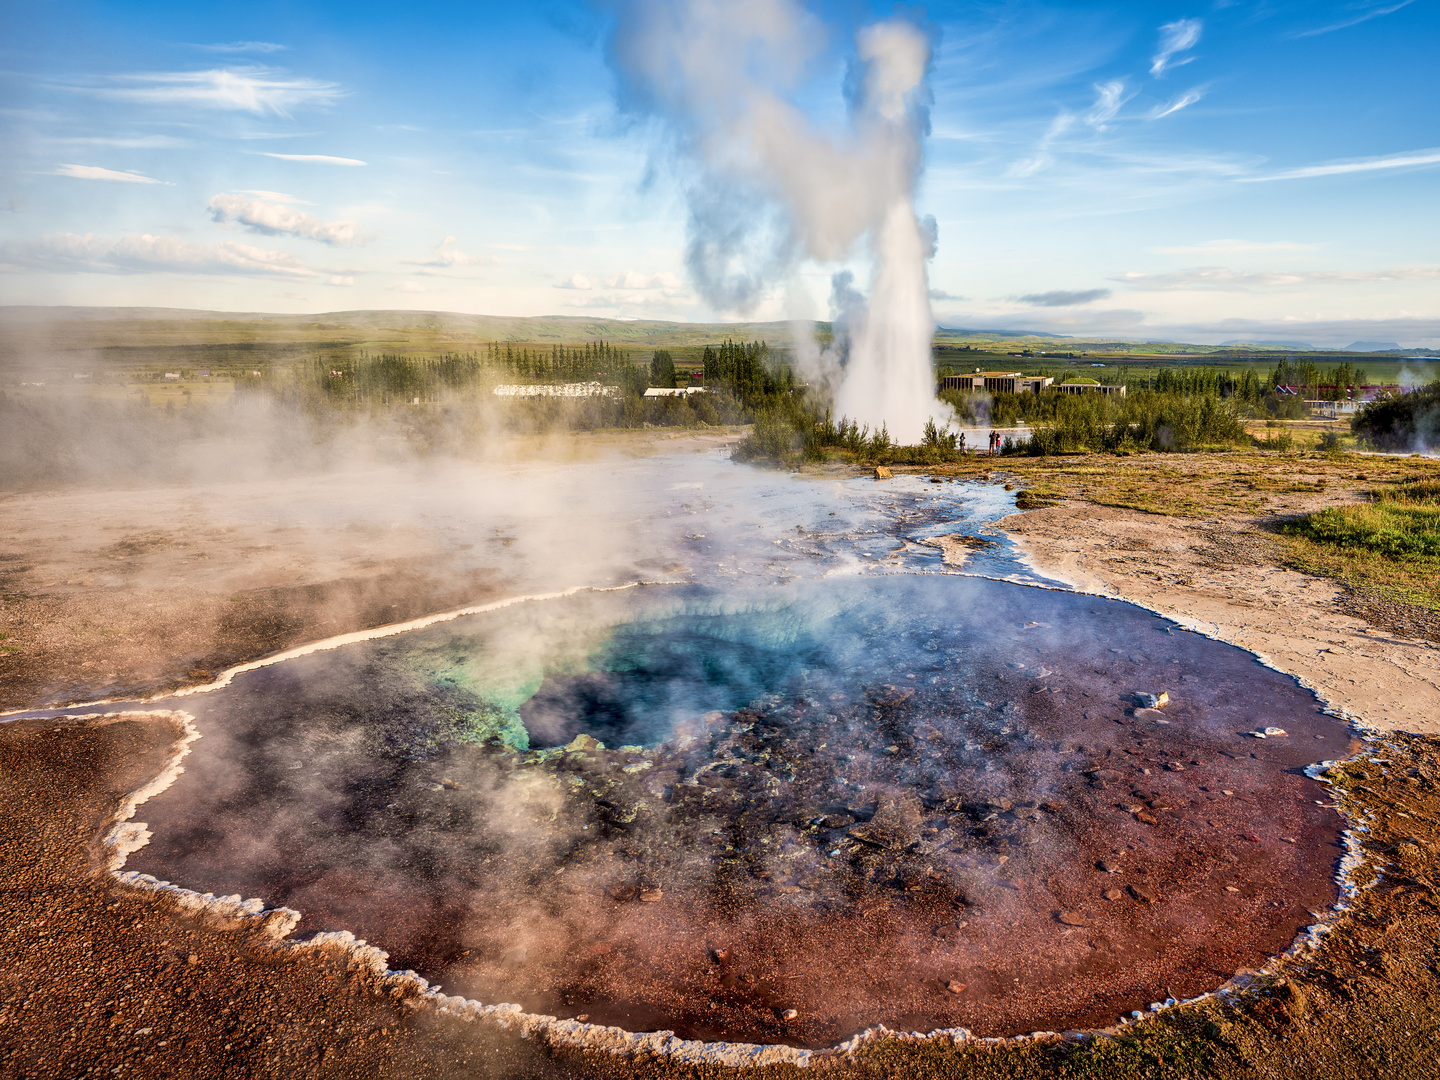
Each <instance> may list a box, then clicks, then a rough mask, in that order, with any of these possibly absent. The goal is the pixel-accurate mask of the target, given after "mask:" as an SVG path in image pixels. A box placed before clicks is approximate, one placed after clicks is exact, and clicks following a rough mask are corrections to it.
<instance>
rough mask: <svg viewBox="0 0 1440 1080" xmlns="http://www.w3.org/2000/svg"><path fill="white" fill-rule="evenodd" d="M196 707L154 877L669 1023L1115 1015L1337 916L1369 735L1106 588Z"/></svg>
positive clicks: (502, 989)
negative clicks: (1347, 774)
mask: <svg viewBox="0 0 1440 1080" xmlns="http://www.w3.org/2000/svg"><path fill="white" fill-rule="evenodd" d="M1162 693H1164V694H1168V701H1162V702H1161V707H1158V708H1156V707H1148V706H1153V705H1154V704H1156V699H1158V698H1160V697H1161V695H1162ZM1145 695H1152V696H1151V697H1146V696H1145ZM186 708H187V709H191V710H192V711H193V712H194V713H195V716H196V719H197V724H198V725H199V727H200V729H201V730H202V732H203V737H202V738H201V739H200V740H199V741H198V742H196V744H195V746H194V749H193V752H192V754H191V757H190V758H189V760H188V761H187V762H186V772H185V773H184V775H183V776H182V777H181V778H180V780H179V781H178V782H177V783H176V784H175V785H174V787H172V788H171V789H170V790H169V791H168V792H166V793H165V794H164V795H163V796H162V797H159V798H156V799H154V800H153V801H152V802H151V803H149V804H147V806H146V810H145V816H146V819H147V821H148V823H149V825H150V828H151V829H152V830H153V833H154V840H153V841H152V842H151V843H150V845H149V846H148V847H146V848H144V849H142V850H141V851H140V852H138V853H137V854H136V855H134V856H133V857H132V858H131V859H130V862H129V864H128V869H132V870H139V871H143V872H146V873H150V874H153V875H155V876H156V877H160V878H163V879H167V880H172V881H175V882H177V883H181V884H184V885H186V886H188V887H191V888H202V889H205V890H210V891H214V892H217V893H228V892H237V893H241V894H243V895H245V896H259V897H263V898H265V900H266V902H267V903H269V904H273V905H279V904H286V905H289V906H291V907H294V908H296V909H298V910H300V911H301V912H303V913H304V920H303V922H302V924H301V927H302V930H303V931H304V932H310V933H313V932H319V931H322V930H336V929H345V930H351V931H353V932H354V933H355V934H356V935H357V936H359V937H362V938H365V939H367V940H368V941H369V942H371V943H372V944H374V945H377V946H379V947H380V948H382V949H384V950H386V951H387V952H388V953H389V954H390V964H391V966H392V967H397V968H413V969H414V970H416V971H418V972H419V973H421V974H422V975H425V976H427V977H428V978H430V979H431V980H432V982H437V983H439V984H440V985H442V986H443V987H444V989H445V991H446V992H447V993H450V994H460V995H464V996H466V997H470V998H475V999H478V1000H480V1001H484V1002H487V1003H497V1002H502V1001H503V1002H512V1003H516V1004H519V1005H521V1006H523V1007H524V1008H525V1009H526V1010H527V1011H531V1012H539V1013H549V1014H553V1015H556V1016H559V1017H584V1018H587V1019H588V1020H589V1022H591V1023H601V1024H614V1025H618V1026H621V1027H624V1028H627V1029H629V1030H652V1029H661V1028H663V1029H670V1030H674V1031H675V1032H676V1033H677V1034H679V1035H680V1036H682V1037H685V1038H696V1039H707V1040H710V1039H724V1040H732V1041H748V1042H765V1043H787V1044H791V1045H795V1046H804V1047H821V1046H829V1045H833V1044H834V1043H836V1042H838V1041H840V1040H843V1039H845V1038H847V1037H849V1036H850V1035H852V1034H854V1033H855V1032H857V1031H860V1030H863V1029H865V1028H867V1027H873V1026H875V1025H878V1024H884V1025H886V1026H888V1027H890V1028H892V1029H901V1030H906V1031H927V1030H933V1029H937V1028H953V1027H965V1028H969V1029H970V1030H971V1031H973V1032H974V1033H976V1034H979V1035H1004V1034H1015V1033H1020V1032H1027V1031H1033V1030H1063V1029H1071V1028H1079V1027H1089V1026H1103V1025H1109V1024H1112V1023H1114V1022H1115V1020H1116V1018H1117V1017H1119V1016H1121V1015H1123V1014H1125V1013H1128V1012H1129V1011H1130V1010H1132V1009H1136V1008H1143V1007H1145V1006H1146V1005H1147V1004H1148V1003H1149V1002H1151V1001H1155V1000H1163V999H1164V998H1166V997H1167V996H1170V995H1174V996H1176V997H1182V998H1183V997H1188V996H1192V995H1195V994H1199V993H1202V992H1204V991H1207V990H1210V989H1213V988H1215V987H1216V986H1219V985H1220V984H1222V983H1223V982H1225V981H1226V980H1227V979H1228V978H1229V977H1231V976H1232V975H1233V974H1234V973H1235V972H1236V971H1237V970H1239V969H1244V968H1253V967H1258V966H1259V965H1261V964H1262V963H1263V962H1264V960H1265V958H1266V957H1267V956H1268V955H1273V954H1275V953H1278V952H1281V951H1283V950H1284V949H1285V948H1287V947H1288V946H1289V945H1290V943H1291V942H1292V941H1293V940H1294V938H1295V936H1296V934H1297V932H1298V931H1299V930H1300V929H1301V928H1302V927H1304V926H1306V925H1308V924H1310V923H1312V922H1314V916H1313V915H1312V914H1311V910H1312V909H1313V910H1315V911H1319V910H1321V909H1323V908H1324V907H1326V906H1329V905H1330V904H1333V903H1334V902H1335V899H1336V886H1335V884H1334V873H1335V868H1336V863H1337V860H1338V858H1339V855H1340V848H1339V840H1340V836H1339V829H1340V820H1339V818H1338V816H1337V815H1336V813H1335V812H1334V811H1333V810H1331V809H1328V808H1327V807H1325V806H1323V805H1321V803H1320V802H1319V801H1317V800H1322V799H1323V798H1324V795H1323V791H1322V789H1321V788H1320V786H1319V785H1318V784H1316V783H1315V782H1313V781H1311V780H1310V779H1308V778H1307V777H1306V776H1305V775H1304V772H1303V767H1304V766H1306V765H1308V764H1310V763H1312V762H1315V761H1319V760H1321V759H1325V758H1337V757H1341V756H1344V754H1345V753H1346V752H1347V734H1346V731H1345V729H1344V726H1343V725H1342V724H1341V723H1339V722H1338V721H1336V720H1334V719H1333V718H1331V717H1328V716H1326V715H1324V714H1323V713H1322V712H1321V711H1320V710H1319V708H1318V707H1317V704H1316V702H1315V699H1314V698H1313V697H1312V696H1311V695H1310V694H1308V693H1306V692H1304V691H1302V690H1301V689H1299V688H1298V687H1297V686H1296V685H1295V683H1294V682H1293V681H1292V680H1291V679H1289V678H1286V677H1285V676H1282V675H1280V674H1278V673H1276V672H1274V671H1271V670H1269V669H1267V668H1265V667H1263V666H1261V665H1260V664H1258V663H1257V662H1256V661H1255V659H1254V658H1253V657H1252V656H1250V655H1249V654H1246V653H1244V652H1241V651H1240V650H1237V649H1234V648H1231V647H1229V646H1226V645H1223V644H1219V643H1217V642H1213V641H1210V640H1207V639H1205V638H1202V637H1199V636H1197V635H1194V634H1190V633H1185V632H1182V631H1179V630H1178V629H1177V628H1176V627H1174V626H1173V625H1172V624H1170V623H1167V622H1165V621H1164V620H1161V619H1159V618H1157V617H1155V616H1153V615H1151V614H1149V613H1148V612H1145V611H1142V610H1140V609H1138V608H1135V607H1131V606H1129V605H1125V604H1121V603H1115V602H1109V601H1105V600H1101V599H1097V598H1095V597H1090V596H1083V595H1077V594H1074V593H1067V592H1060V591H1053V590H1047V589H1040V588H1032V587H1025V586H1021V585H1017V584H1011V583H1007V582H1000V581H993V580H986V579H981V578H968V577H960V576H955V575H944V574H933V573H932V574H908V573H897V574H872V575H865V574H859V575H850V576H837V577H821V578H817V579H813V580H792V581H789V582H788V583H783V584H773V583H772V584H767V585H764V586H761V587H749V588H747V587H742V586H737V585H733V584H727V585H724V586H723V587H722V586H719V585H716V586H713V587H710V586H701V585H671V586H652V587H643V588H637V589H631V590H628V591H624V592H615V593H581V594H577V595H575V596H572V597H569V598H566V599H558V600H546V601H535V602H530V603H525V604H518V605H515V606H512V607H509V608H506V609H504V610H501V611H494V612H489V613H486V614H483V615H475V616H468V617H465V618H462V619H458V620H456V621H453V622H449V623H445V624H443V625H438V626H432V627H429V628H427V629H424V630H418V631H413V632H411V633H407V634H402V635H398V636H395V637H391V638H386V639H382V640H377V641H371V642H368V643H361V644H355V645H348V646H345V647H343V648H339V649H335V650H333V651H329V652H323V653H316V654H313V655H310V656H306V657H302V658H300V659H295V660H290V661H287V662H285V663H283V664H277V665H275V666H272V667H267V668H262V669H260V670H255V671H250V672H248V673H245V674H243V675H240V676H238V677H237V678H236V679H235V680H234V681H233V683H232V684H231V685H229V686H228V687H226V688H225V689H223V690H219V691H216V692H214V693H210V694H205V695H200V696H197V697H196V698H194V699H192V700H191V702H188V703H187V705H186ZM1267 728H1268V729H1279V730H1281V731H1283V732H1284V734H1283V735H1276V734H1271V735H1270V736H1269V737H1265V738H1261V737H1257V736H1256V735H1254V734H1249V733H1252V732H1256V731H1261V732H1263V731H1264V730H1265V729H1267Z"/></svg>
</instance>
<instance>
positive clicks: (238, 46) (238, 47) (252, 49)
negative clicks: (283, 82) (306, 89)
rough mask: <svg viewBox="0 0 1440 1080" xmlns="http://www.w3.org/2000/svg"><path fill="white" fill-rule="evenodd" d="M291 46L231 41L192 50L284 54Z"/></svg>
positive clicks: (266, 42)
mask: <svg viewBox="0 0 1440 1080" xmlns="http://www.w3.org/2000/svg"><path fill="white" fill-rule="evenodd" d="M289 47H290V46H288V45H279V44H277V43H275V42H273V41H230V42H226V43H224V44H214V45H193V46H191V48H195V49H200V50H201V51H203V52H213V53H276V52H284V51H285V50H286V49H288V48H289Z"/></svg>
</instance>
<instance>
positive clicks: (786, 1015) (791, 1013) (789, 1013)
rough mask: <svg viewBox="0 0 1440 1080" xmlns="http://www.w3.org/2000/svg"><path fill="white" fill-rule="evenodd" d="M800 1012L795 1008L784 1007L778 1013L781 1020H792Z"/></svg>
mask: <svg viewBox="0 0 1440 1080" xmlns="http://www.w3.org/2000/svg"><path fill="white" fill-rule="evenodd" d="M799 1015H800V1013H799V1012H798V1011H797V1010H795V1009H786V1010H785V1011H784V1012H782V1013H781V1014H780V1019H781V1020H794V1019H795V1018H796V1017H797V1016H799Z"/></svg>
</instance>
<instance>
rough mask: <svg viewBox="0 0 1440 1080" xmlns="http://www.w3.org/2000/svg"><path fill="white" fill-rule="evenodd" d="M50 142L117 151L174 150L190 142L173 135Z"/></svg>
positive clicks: (76, 137)
mask: <svg viewBox="0 0 1440 1080" xmlns="http://www.w3.org/2000/svg"><path fill="white" fill-rule="evenodd" d="M49 141H50V142H54V143H66V144H68V145H71V146H113V147H115V148H116V149H119V150H175V149H178V148H179V147H182V146H189V145H191V144H190V140H188V139H179V138H176V137H175V136H174V135H132V136H124V135H74V136H50V137H49Z"/></svg>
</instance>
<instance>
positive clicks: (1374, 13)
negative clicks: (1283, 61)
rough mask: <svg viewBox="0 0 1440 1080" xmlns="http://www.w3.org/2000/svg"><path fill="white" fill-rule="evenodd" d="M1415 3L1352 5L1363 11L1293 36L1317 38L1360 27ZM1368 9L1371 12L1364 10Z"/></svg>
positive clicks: (1372, 2) (1409, 1) (1408, 1)
mask: <svg viewBox="0 0 1440 1080" xmlns="http://www.w3.org/2000/svg"><path fill="white" fill-rule="evenodd" d="M1414 2H1415V0H1400V3H1398V4H1384V3H1382V4H1376V3H1374V0H1371V2H1370V3H1369V4H1366V3H1363V2H1362V3H1359V4H1355V5H1352V7H1358V8H1361V9H1362V10H1361V11H1359V12H1358V13H1356V14H1355V15H1352V16H1351V17H1350V18H1348V19H1341V20H1340V21H1339V22H1335V23H1329V24H1327V25H1325V26H1320V27H1316V28H1315V29H1314V30H1301V31H1300V32H1299V33H1296V34H1293V35H1291V36H1292V37H1315V36H1316V35H1317V34H1328V33H1330V32H1331V31H1332V30H1346V29H1348V28H1350V27H1352V26H1359V25H1360V24H1361V23H1363V22H1369V21H1370V20H1371V19H1378V18H1380V17H1381V16H1382V15H1393V14H1394V13H1395V12H1397V11H1399V10H1400V9H1401V8H1404V7H1409V6H1410V5H1411V4H1413V3H1414ZM1366 8H1368V9H1369V10H1364V9H1366Z"/></svg>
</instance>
